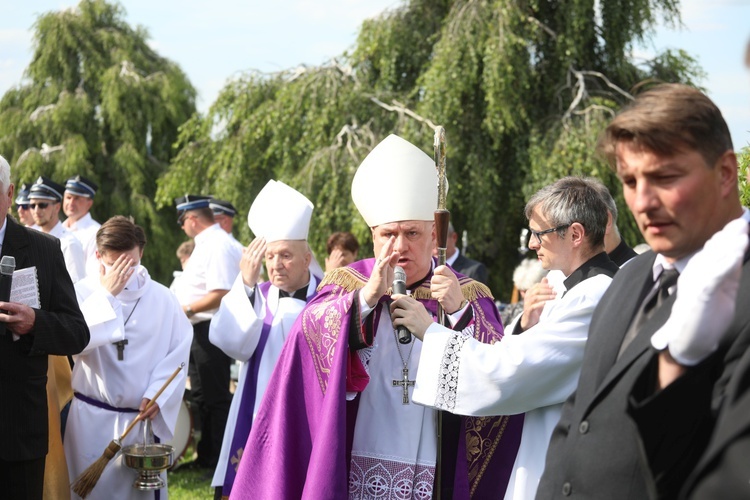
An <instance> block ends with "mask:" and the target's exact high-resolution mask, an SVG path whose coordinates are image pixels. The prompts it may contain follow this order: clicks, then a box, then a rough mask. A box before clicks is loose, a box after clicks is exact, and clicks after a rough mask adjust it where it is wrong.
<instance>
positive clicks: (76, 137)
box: [0, 0, 195, 283]
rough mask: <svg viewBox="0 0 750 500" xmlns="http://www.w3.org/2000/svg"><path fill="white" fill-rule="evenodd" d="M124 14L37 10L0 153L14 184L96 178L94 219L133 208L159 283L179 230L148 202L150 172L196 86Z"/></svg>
mask: <svg viewBox="0 0 750 500" xmlns="http://www.w3.org/2000/svg"><path fill="white" fill-rule="evenodd" d="M123 18H124V10H123V8H122V7H121V6H120V5H118V4H110V3H107V2H105V1H104V0H83V1H82V2H81V3H80V4H79V5H78V6H77V7H76V8H75V9H67V10H64V11H60V12H49V13H46V14H43V15H41V16H40V17H39V18H38V19H37V21H36V23H35V25H34V28H35V33H34V56H33V59H32V62H31V64H30V65H29V67H28V68H27V70H26V77H27V79H28V83H26V84H24V85H22V86H20V87H18V88H14V89H12V90H10V91H9V92H7V93H6V94H5V95H4V96H3V98H2V100H1V101H0V154H2V155H3V156H5V157H6V158H7V159H8V160H9V161H10V162H11V165H12V166H13V180H14V181H15V182H16V183H20V182H21V181H26V182H31V181H33V180H34V179H36V177H37V176H39V175H46V176H49V177H51V178H53V179H54V180H56V181H57V182H59V183H64V182H65V179H67V178H68V177H70V176H72V175H75V174H81V175H84V176H86V177H89V178H91V179H92V180H94V181H95V182H97V183H98V184H99V186H100V187H99V191H98V193H97V195H96V198H95V201H94V206H93V208H92V215H93V216H94V218H96V219H98V220H99V221H100V222H103V221H104V220H106V219H108V218H109V217H111V216H113V215H116V214H123V215H132V216H133V217H134V219H135V221H136V222H137V223H139V224H141V225H142V226H143V227H144V229H145V230H146V234H147V237H148V240H149V243H148V246H147V250H146V252H145V253H144V259H143V260H144V263H145V264H146V266H147V267H148V268H149V270H150V271H151V273H152V275H153V276H154V278H155V279H158V280H160V281H162V282H164V283H167V282H168V280H169V279H170V278H171V271H172V269H174V268H175V267H176V263H177V261H176V259H175V257H174V251H175V249H176V248H177V245H178V244H179V242H180V241H181V240H182V239H184V235H180V234H179V233H178V232H177V231H175V230H174V229H173V228H175V225H174V220H175V213H174V210H171V211H170V210H166V209H163V210H158V209H157V208H156V206H155V204H154V198H155V194H156V180H157V179H158V178H159V177H160V176H161V175H162V174H163V173H164V172H165V171H166V169H167V166H168V164H169V162H170V160H171V158H172V155H173V153H174V151H173V149H172V145H173V144H174V142H175V141H176V140H177V134H178V127H179V126H180V125H181V124H183V123H184V122H185V121H186V120H188V118H189V117H190V116H191V115H193V114H194V112H195V90H194V89H193V87H192V85H191V84H190V82H189V81H188V79H187V77H186V76H185V74H184V73H183V72H182V71H181V70H180V68H179V67H178V66H177V65H176V64H174V63H173V62H170V61H169V60H167V59H164V58H162V57H161V56H159V55H158V54H157V53H156V52H154V51H153V50H152V49H151V48H150V47H149V46H148V44H147V39H148V36H147V33H146V31H145V30H144V29H142V28H136V29H133V28H131V27H130V26H128V24H127V23H126V22H125V21H124V20H123ZM46 145H48V146H47V147H45V146H46ZM57 146H62V148H60V149H59V150H57ZM48 148H51V150H50V149H48ZM52 150H55V151H54V152H50V151H52ZM61 218H64V215H63V214H61ZM167 227H168V228H169V230H166V228H167Z"/></svg>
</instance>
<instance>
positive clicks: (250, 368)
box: [222, 273, 320, 497]
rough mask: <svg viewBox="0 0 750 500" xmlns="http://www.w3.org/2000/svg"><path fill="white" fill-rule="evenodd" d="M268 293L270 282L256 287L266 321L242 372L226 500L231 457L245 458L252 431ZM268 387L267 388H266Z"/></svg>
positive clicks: (228, 483) (269, 322) (225, 491)
mask: <svg viewBox="0 0 750 500" xmlns="http://www.w3.org/2000/svg"><path fill="white" fill-rule="evenodd" d="M310 279H312V280H313V284H314V285H315V286H314V288H313V293H311V294H309V295H308V296H307V302H310V300H311V299H312V298H313V297H314V296H315V293H316V292H315V290H316V289H317V288H318V285H319V284H320V279H319V278H318V277H317V276H314V275H313V274H312V273H311V274H310ZM270 289H271V282H270V281H265V282H263V283H261V284H260V285H258V287H257V290H258V293H260V294H261V295H263V299H264V300H265V304H266V307H265V312H266V314H265V317H264V318H263V328H262V329H261V332H260V339H259V340H258V346H257V347H256V348H255V352H254V353H253V355H252V356H251V357H250V359H249V360H248V361H247V369H246V370H245V384H244V386H243V391H242V394H241V397H242V400H241V402H240V409H239V413H238V414H237V422H236V423H235V427H234V436H233V437H232V447H231V448H230V450H229V463H228V464H227V468H226V470H227V471H226V474H225V476H224V486H223V487H222V495H223V496H225V497H227V496H229V493H230V492H231V491H232V485H233V484H234V480H235V477H236V475H237V466H238V464H235V463H233V462H232V459H233V458H234V457H238V456H239V457H242V456H243V455H244V448H245V444H246V443H247V437H248V436H249V435H250V430H251V429H252V427H253V410H254V409H255V400H256V398H257V396H258V395H257V393H256V391H257V387H258V371H259V369H260V360H261V357H262V356H263V350H264V348H265V346H266V342H267V341H268V335H269V333H270V332H271V326H273V318H274V315H273V312H272V311H271V310H270V309H269V308H268V291H269V290H270ZM269 387H270V384H269Z"/></svg>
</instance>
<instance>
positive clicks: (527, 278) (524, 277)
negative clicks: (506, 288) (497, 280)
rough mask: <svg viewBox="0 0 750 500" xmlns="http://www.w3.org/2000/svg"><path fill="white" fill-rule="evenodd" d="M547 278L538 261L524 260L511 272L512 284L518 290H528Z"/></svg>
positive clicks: (545, 271)
mask: <svg viewBox="0 0 750 500" xmlns="http://www.w3.org/2000/svg"><path fill="white" fill-rule="evenodd" d="M545 276H547V270H546V269H544V268H543V267H542V263H541V262H539V260H538V259H524V260H522V261H521V263H520V264H518V265H517V266H516V269H515V270H514V271H513V284H514V285H516V288H518V289H519V290H528V289H529V288H531V287H532V286H534V285H535V284H537V283H539V282H540V281H542V278H544V277H545Z"/></svg>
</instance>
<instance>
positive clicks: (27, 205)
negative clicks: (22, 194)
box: [18, 203, 29, 210]
mask: <svg viewBox="0 0 750 500" xmlns="http://www.w3.org/2000/svg"><path fill="white" fill-rule="evenodd" d="M28 209H29V204H28V203H26V204H23V205H18V210H28Z"/></svg>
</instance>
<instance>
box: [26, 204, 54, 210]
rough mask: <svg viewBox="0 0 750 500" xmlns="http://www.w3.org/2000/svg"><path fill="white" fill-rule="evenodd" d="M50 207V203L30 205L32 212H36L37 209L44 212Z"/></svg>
mask: <svg viewBox="0 0 750 500" xmlns="http://www.w3.org/2000/svg"><path fill="white" fill-rule="evenodd" d="M48 206H49V203H29V209H31V210H34V209H35V208H37V207H39V208H40V209H41V210H44V209H46V208H47V207H48Z"/></svg>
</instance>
